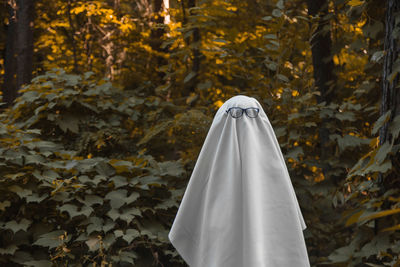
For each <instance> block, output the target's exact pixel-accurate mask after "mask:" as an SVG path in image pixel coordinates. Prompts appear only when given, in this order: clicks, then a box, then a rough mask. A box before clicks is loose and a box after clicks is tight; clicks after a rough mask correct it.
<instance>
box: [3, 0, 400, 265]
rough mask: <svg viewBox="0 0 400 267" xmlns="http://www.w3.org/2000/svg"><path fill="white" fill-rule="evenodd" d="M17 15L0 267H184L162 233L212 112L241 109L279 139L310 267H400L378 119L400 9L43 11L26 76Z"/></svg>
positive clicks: (45, 7)
mask: <svg viewBox="0 0 400 267" xmlns="http://www.w3.org/2000/svg"><path fill="white" fill-rule="evenodd" d="M22 2H23V1H22V0H16V1H1V4H2V6H4V7H5V8H2V9H0V16H1V18H2V21H4V25H5V27H4V28H3V29H2V30H1V31H0V49H1V50H3V55H4V57H3V58H2V59H0V74H1V76H0V78H1V80H0V82H1V84H2V86H3V87H2V88H3V102H4V105H3V109H2V113H1V114H0V265H2V266H75V265H76V266H89V264H90V266H91V265H93V266H97V265H100V266H111V265H112V266H185V263H184V262H183V260H182V259H181V258H180V256H179V254H178V253H177V252H176V251H175V249H174V248H173V246H172V245H171V244H170V243H169V240H168V238H167V234H168V232H169V229H170V226H171V224H172V221H173V219H174V217H175V213H176V211H177V208H178V207H179V202H180V198H181V196H182V194H183V192H184V190H185V187H186V185H187V182H188V180H189V178H190V174H191V171H192V170H193V167H194V164H195V162H196V159H197V155H198V153H199V151H200V149H201V146H202V144H203V141H204V138H205V136H206V134H207V132H208V129H209V127H210V124H211V122H212V118H213V116H214V114H215V112H216V110H217V109H218V108H219V107H220V106H221V105H222V103H223V102H224V101H225V100H227V99H228V98H230V97H232V96H234V95H237V94H244V95H248V96H252V97H255V98H257V99H258V100H259V101H260V103H261V104H262V105H263V106H264V110H265V112H266V113H267V115H268V117H269V120H270V121H271V123H272V125H273V127H274V130H275V133H276V135H277V138H278V140H279V143H280V145H281V148H282V152H283V154H284V156H285V159H286V163H287V166H288V168H289V171H290V174H291V178H292V183H293V185H294V188H295V191H296V194H297V197H298V199H299V202H300V205H301V209H302V211H303V215H304V218H305V220H306V224H307V226H308V228H307V229H306V230H305V231H304V234H305V238H306V243H307V248H308V253H309V257H310V261H311V265H312V266H400V256H399V255H400V232H399V230H400V217H399V216H400V179H399V176H398V174H399V160H398V157H396V155H398V153H399V147H400V146H399V133H400V116H398V114H399V113H400V101H398V102H396V95H395V94H394V95H391V97H389V100H388V101H389V102H390V101H391V102H390V103H391V105H389V108H386V109H385V108H382V107H383V106H385V103H386V102H384V101H386V98H385V97H383V96H385V92H386V91H385V90H383V89H382V88H385V87H384V83H385V81H386V82H387V83H388V84H389V85H390V86H392V88H397V87H396V86H398V75H397V74H398V72H399V71H400V68H399V64H398V59H397V54H396V53H390V52H391V51H392V52H393V51H397V50H396V45H394V46H393V44H396V43H398V40H399V38H400V36H399V33H400V25H399V21H400V13H399V12H396V9H395V8H397V10H399V7H396V5H394V6H393V10H392V9H389V8H387V5H386V2H384V1H378V0H369V1H367V0H366V1H360V0H351V1H346V0H335V1H320V2H321V3H325V7H322V8H320V9H319V11H318V12H316V13H314V11H313V10H314V7H313V6H312V1H304V0H303V1H301V0H296V1H283V0H279V1H276V0H274V1H257V0H254V1H237V0H229V1H222V0H216V1H208V0H206V1H197V2H196V1H193V0H180V1H177V2H174V1H145V0H142V1H133V2H132V1H127V0H114V1H111V0H99V1H77V0H68V1H51V2H50V1H43V0H37V1H35V2H34V7H35V8H34V9H31V10H30V11H29V12H31V13H33V14H34V16H33V18H32V21H33V24H32V26H31V27H32V31H33V38H32V57H31V58H30V57H26V58H27V59H28V61H27V59H26V58H24V57H20V54H19V53H18V51H19V52H20V53H22V52H21V51H25V50H24V49H26V48H21V49H22V50H18V49H19V46H20V43H19V41H18V40H22V39H23V38H22V37H21V36H22V35H23V31H22V30H21V31H20V30H15V31H10V29H18V26H16V25H17V24H18V23H22V22H13V20H14V19H15V18H14V17H13V15H15V14H18V12H17V11H16V10H17V9H15V6H13V4H16V5H17V6H18V4H21V3H22ZM393 2H395V1H387V3H389V5H388V6H390V3H393ZM162 3H164V5H165V3H169V5H170V7H169V9H168V15H169V16H167V13H166V9H165V8H163V5H162ZM13 7H14V8H13ZM164 7H165V6H164ZM324 8H325V9H324ZM321 10H322V11H321ZM323 10H325V11H323ZM15 12H17V13H15ZM21 12H22V11H21ZM324 12H325V13H324ZM16 17H17V18H21V20H19V21H23V19H22V18H23V15H16ZM388 21H392V22H393V25H394V28H393V29H391V30H390V31H388V28H390V27H389V26H388V25H389V24H388ZM13 27H14V28H13ZM10 32H12V33H11V34H10ZM20 35H21V36H20ZM318 38H325V39H324V40H327V39H329V42H330V45H328V46H327V47H322V48H323V51H324V52H325V53H326V52H327V53H328V58H327V60H324V61H322V62H318V61H317V60H318V56H317V52H318V49H319V48H321V47H319V46H320V45H321V42H313V40H316V39H318ZM320 40H323V39H320ZM385 40H389V41H390V40H392V41H393V40H394V42H391V44H392V46H390V47H389V46H387V45H386V44H387V43H390V42H389V41H385ZM10 43H12V44H14V46H15V47H16V48H17V50H16V51H14V52H13V53H12V55H11V56H10V55H9V54H8V53H9V51H10V49H11V50H12V48H10ZM11 47H12V46H11ZM388 55H390V57H389V56H388ZM29 59H30V60H29ZM320 59H321V58H320ZM13 60H14V61H15V63H13V64H14V65H13V64H11V63H10V62H14V61H13ZM390 62H391V64H392V65H390V66H391V67H390V70H389V72H387V70H388V68H387V66H389V65H388V64H390ZM29 64H31V71H30V73H29V74H30V75H31V77H29V75H28V76H27V77H28V80H27V81H25V82H21V81H22V80H20V79H19V78H18V77H22V76H23V74H24V73H25V72H26V68H22V67H26V66H27V65H29ZM321 64H323V65H321ZM329 64H331V65H329ZM10 66H12V67H10ZM10 69H11V70H10ZM13 69H14V73H13ZM320 70H324V72H321V71H320ZM327 71H329V75H328V73H327ZM10 73H11V74H12V75H10ZM324 73H325V74H326V76H327V78H326V77H325V78H322V77H320V76H321V75H324ZM13 79H14V80H13ZM15 79H16V80H15ZM21 79H22V78H21ZM323 79H328V82H327V83H326V84H325V85H326V86H327V88H329V89H328V90H327V91H326V90H325V89H322V88H320V86H319V82H320V81H321V80H323ZM325 85H324V86H325ZM13 90H15V92H16V91H17V90H18V94H17V95H15V97H12V93H11V94H10V92H13ZM390 92H393V91H390ZM10 96H11V98H10ZM397 98H399V96H397ZM10 99H12V101H10ZM382 103H384V104H382Z"/></svg>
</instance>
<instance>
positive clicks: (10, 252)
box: [0, 244, 18, 255]
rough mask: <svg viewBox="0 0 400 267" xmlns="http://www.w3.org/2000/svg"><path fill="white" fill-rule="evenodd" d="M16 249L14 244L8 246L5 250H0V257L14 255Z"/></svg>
mask: <svg viewBox="0 0 400 267" xmlns="http://www.w3.org/2000/svg"><path fill="white" fill-rule="evenodd" d="M17 249H18V247H17V246H16V245H14V244H11V245H9V246H8V247H6V248H0V255H5V254H8V255H14V253H15V251H17Z"/></svg>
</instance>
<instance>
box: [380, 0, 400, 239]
mask: <svg viewBox="0 0 400 267" xmlns="http://www.w3.org/2000/svg"><path fill="white" fill-rule="evenodd" d="M386 4H387V5H386V17H385V24H386V25H385V43H384V50H385V56H384V63H383V75H382V76H383V77H382V99H381V107H380V115H383V114H385V113H386V112H388V111H391V113H390V118H389V120H388V121H387V122H386V123H385V124H384V125H383V126H382V127H381V129H380V130H379V145H380V146H382V145H383V144H384V143H387V142H390V143H392V145H393V146H395V145H399V143H400V140H399V139H400V138H397V140H393V139H394V138H393V136H392V135H391V134H390V133H389V128H388V127H389V125H390V124H392V123H393V119H394V117H396V116H397V115H399V114H400V93H399V89H398V84H399V75H398V74H392V72H393V71H396V70H394V65H395V64H399V61H400V58H399V49H400V43H399V41H400V38H399V37H398V35H397V34H396V35H395V34H393V33H395V32H397V31H396V30H395V28H396V25H395V22H396V15H397V20H398V19H399V15H398V13H399V12H400V3H399V2H398V1H397V0H388V1H387V2H386ZM398 27H399V26H397V29H398ZM391 75H395V77H394V79H393V80H392V81H390V80H391V79H392V78H393V76H392V77H391ZM397 154H398V153H397ZM399 157H400V156H399V155H394V156H391V161H392V171H391V172H390V173H388V174H387V176H385V177H383V175H382V173H379V176H378V184H379V186H380V194H383V193H385V192H386V190H387V189H390V188H397V189H400V178H399V176H398V173H399V171H400V162H399ZM396 172H397V174H396ZM389 206H390V203H388V202H386V201H385V202H384V203H383V204H382V208H389ZM383 220H385V218H380V219H379V220H375V234H377V233H378V231H379V229H380V228H382V227H380V226H378V222H383Z"/></svg>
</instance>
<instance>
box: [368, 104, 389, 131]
mask: <svg viewBox="0 0 400 267" xmlns="http://www.w3.org/2000/svg"><path fill="white" fill-rule="evenodd" d="M391 113H392V111H391V110H388V111H387V112H385V113H384V114H383V115H382V116H380V117H379V118H378V120H377V121H376V122H375V124H374V128H373V129H372V132H371V134H372V135H374V134H376V132H377V131H378V130H379V128H381V127H382V126H383V125H384V124H385V123H386V122H388V121H389V119H390V115H391Z"/></svg>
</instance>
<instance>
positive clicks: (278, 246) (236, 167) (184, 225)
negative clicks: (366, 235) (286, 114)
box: [168, 95, 310, 267]
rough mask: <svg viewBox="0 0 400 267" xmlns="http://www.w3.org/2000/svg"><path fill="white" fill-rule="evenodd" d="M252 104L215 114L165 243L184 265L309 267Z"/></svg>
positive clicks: (234, 100)
mask: <svg viewBox="0 0 400 267" xmlns="http://www.w3.org/2000/svg"><path fill="white" fill-rule="evenodd" d="M306 227H307V226H306V224H305V221H304V219H303V216H302V213H301V210H300V206H299V204H298V201H297V198H296V194H295V191H294V189H293V186H292V183H291V180H290V177H289V172H288V170H287V167H286V163H285V161H284V158H283V155H282V152H281V149H280V147H279V143H278V141H277V138H276V136H275V133H274V131H273V128H272V126H271V124H270V122H269V120H268V117H267V115H266V113H265V112H264V110H263V108H262V106H261V104H260V103H259V102H258V100H257V99H255V98H253V97H248V96H245V95H236V96H234V97H231V98H230V99H228V100H227V101H226V102H225V103H224V104H223V105H222V106H221V107H220V108H219V109H218V111H217V112H216V114H215V116H214V119H213V122H212V124H211V126H210V129H209V131H208V133H207V136H206V139H205V141H204V144H203V146H202V148H201V150H200V153H199V156H198V159H197V162H196V165H195V166H194V169H193V172H192V175H191V177H190V180H189V183H188V185H187V187H186V191H185V193H184V195H183V198H182V201H181V203H180V206H179V209H178V212H177V214H176V217H175V220H174V222H173V224H172V227H171V229H170V232H169V234H168V238H169V240H170V241H171V243H172V245H173V246H174V247H175V248H176V250H177V251H178V253H179V254H180V255H181V257H182V258H183V259H184V260H185V262H186V263H187V264H188V265H189V266H191V267H225V266H226V267H309V266H310V263H309V259H308V255H307V248H306V244H305V240H304V236H303V230H304V229H306Z"/></svg>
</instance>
